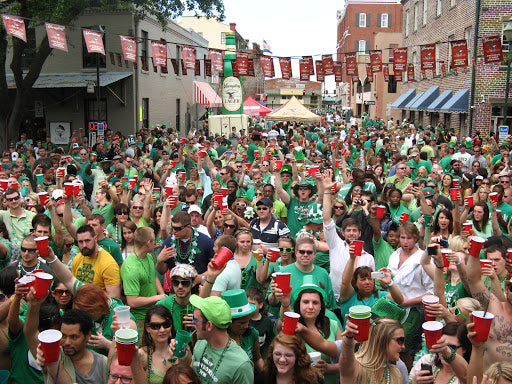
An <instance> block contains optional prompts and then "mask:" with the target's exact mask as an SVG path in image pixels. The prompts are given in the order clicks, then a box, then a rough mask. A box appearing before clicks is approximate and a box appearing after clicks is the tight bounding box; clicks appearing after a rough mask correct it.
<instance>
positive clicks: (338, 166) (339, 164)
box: [335, 160, 342, 168]
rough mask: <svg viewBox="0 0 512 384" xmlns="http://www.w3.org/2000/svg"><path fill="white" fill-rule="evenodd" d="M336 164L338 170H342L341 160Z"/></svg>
mask: <svg viewBox="0 0 512 384" xmlns="http://www.w3.org/2000/svg"><path fill="white" fill-rule="evenodd" d="M335 164H336V168H341V164H342V162H341V160H336V163H335Z"/></svg>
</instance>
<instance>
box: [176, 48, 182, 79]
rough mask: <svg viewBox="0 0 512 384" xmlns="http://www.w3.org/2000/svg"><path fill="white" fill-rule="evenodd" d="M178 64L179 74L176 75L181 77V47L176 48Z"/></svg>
mask: <svg viewBox="0 0 512 384" xmlns="http://www.w3.org/2000/svg"><path fill="white" fill-rule="evenodd" d="M176 62H177V63H178V73H176V75H178V76H179V75H180V68H181V48H180V46H179V45H177V46H176Z"/></svg>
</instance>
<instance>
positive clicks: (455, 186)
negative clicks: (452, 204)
mask: <svg viewBox="0 0 512 384" xmlns="http://www.w3.org/2000/svg"><path fill="white" fill-rule="evenodd" d="M452 184H453V188H460V181H459V179H453V181H452Z"/></svg>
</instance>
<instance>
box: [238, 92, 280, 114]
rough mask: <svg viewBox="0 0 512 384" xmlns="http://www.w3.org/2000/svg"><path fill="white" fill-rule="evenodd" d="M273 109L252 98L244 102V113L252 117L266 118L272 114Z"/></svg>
mask: <svg viewBox="0 0 512 384" xmlns="http://www.w3.org/2000/svg"><path fill="white" fill-rule="evenodd" d="M272 111H273V109H271V108H268V107H265V106H264V105H261V104H260V103H258V102H257V101H256V100H254V99H253V98H252V97H251V96H249V97H248V98H247V99H246V100H245V101H244V113H245V114H246V115H251V116H265V115H268V114H269V113H270V112H272Z"/></svg>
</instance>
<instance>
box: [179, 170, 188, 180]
mask: <svg viewBox="0 0 512 384" xmlns="http://www.w3.org/2000/svg"><path fill="white" fill-rule="evenodd" d="M179 177H180V180H181V181H185V179H186V178H187V173H186V172H180V173H179Z"/></svg>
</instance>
